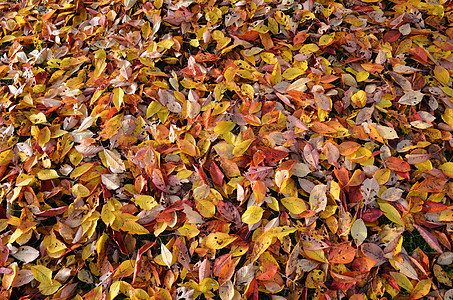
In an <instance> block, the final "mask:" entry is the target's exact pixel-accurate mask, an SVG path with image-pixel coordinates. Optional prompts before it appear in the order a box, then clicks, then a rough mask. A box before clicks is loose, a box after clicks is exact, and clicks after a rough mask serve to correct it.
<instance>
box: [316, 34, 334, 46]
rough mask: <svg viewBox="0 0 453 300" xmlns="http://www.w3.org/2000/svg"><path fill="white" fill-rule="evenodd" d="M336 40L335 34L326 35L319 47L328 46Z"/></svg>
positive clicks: (320, 39) (322, 37)
mask: <svg viewBox="0 0 453 300" xmlns="http://www.w3.org/2000/svg"><path fill="white" fill-rule="evenodd" d="M334 40H335V33H331V34H325V35H323V36H321V37H320V38H319V43H318V44H319V46H327V45H329V44H331V43H332V42H333V41H334Z"/></svg>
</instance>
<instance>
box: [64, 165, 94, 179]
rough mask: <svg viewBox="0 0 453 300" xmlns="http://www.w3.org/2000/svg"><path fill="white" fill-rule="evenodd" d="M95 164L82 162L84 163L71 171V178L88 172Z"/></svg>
mask: <svg viewBox="0 0 453 300" xmlns="http://www.w3.org/2000/svg"><path fill="white" fill-rule="evenodd" d="M93 166H94V163H85V164H82V165H80V166H78V167H77V168H75V169H74V170H73V171H72V172H71V176H70V177H71V178H76V177H79V176H82V175H83V174H85V173H86V172H88V171H89V170H90V169H91V168H92V167H93Z"/></svg>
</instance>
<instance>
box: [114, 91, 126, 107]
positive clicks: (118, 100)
mask: <svg viewBox="0 0 453 300" xmlns="http://www.w3.org/2000/svg"><path fill="white" fill-rule="evenodd" d="M123 100H124V91H123V89H122V88H120V87H117V88H115V89H114V90H113V97H112V101H113V105H115V107H116V109H117V110H120V109H121V106H122V105H123Z"/></svg>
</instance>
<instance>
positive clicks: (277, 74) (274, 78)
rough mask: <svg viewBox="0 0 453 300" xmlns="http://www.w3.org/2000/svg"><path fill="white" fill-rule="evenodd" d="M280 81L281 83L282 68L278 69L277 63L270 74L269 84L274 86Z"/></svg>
mask: <svg viewBox="0 0 453 300" xmlns="http://www.w3.org/2000/svg"><path fill="white" fill-rule="evenodd" d="M281 81H282V68H281V67H280V64H279V63H278V62H277V63H276V64H275V66H274V70H273V71H272V74H271V83H272V84H273V85H276V84H277V83H279V82H281Z"/></svg>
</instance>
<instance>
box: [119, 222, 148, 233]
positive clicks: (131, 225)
mask: <svg viewBox="0 0 453 300" xmlns="http://www.w3.org/2000/svg"><path fill="white" fill-rule="evenodd" d="M121 230H124V231H127V232H129V233H131V234H149V230H148V229H146V228H145V227H143V226H142V225H140V224H138V223H136V222H134V221H127V222H124V223H123V226H121Z"/></svg>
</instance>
